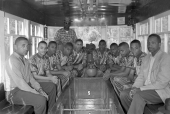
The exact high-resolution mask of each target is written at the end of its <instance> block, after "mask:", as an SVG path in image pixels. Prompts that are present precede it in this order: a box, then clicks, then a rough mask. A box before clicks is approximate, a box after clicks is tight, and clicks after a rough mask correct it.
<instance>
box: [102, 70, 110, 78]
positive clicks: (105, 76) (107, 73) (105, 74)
mask: <svg viewBox="0 0 170 114" xmlns="http://www.w3.org/2000/svg"><path fill="white" fill-rule="evenodd" d="M109 78H110V69H108V70H106V72H105V73H104V75H103V79H104V80H108V79H109Z"/></svg>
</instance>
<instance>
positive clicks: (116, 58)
mask: <svg viewBox="0 0 170 114" xmlns="http://www.w3.org/2000/svg"><path fill="white" fill-rule="evenodd" d="M120 60H121V55H118V56H114V55H112V54H111V53H110V52H109V54H108V59H107V63H109V64H112V65H119V63H120Z"/></svg>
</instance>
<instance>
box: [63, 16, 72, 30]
mask: <svg viewBox="0 0 170 114" xmlns="http://www.w3.org/2000/svg"><path fill="white" fill-rule="evenodd" d="M70 25H71V21H70V19H67V18H66V19H65V20H64V29H66V30H69V28H70Z"/></svg>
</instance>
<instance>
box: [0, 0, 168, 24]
mask: <svg viewBox="0 0 170 114" xmlns="http://www.w3.org/2000/svg"><path fill="white" fill-rule="evenodd" d="M83 1H85V0H0V8H1V10H3V11H5V12H8V13H11V14H14V15H17V16H20V17H23V18H26V19H29V20H32V21H35V22H38V23H41V24H45V25H47V26H62V24H63V18H64V16H66V15H69V16H71V17H78V18H79V17H81V16H82V13H83V12H82V4H81V3H83ZM86 1H87V2H89V1H91V0H86ZM93 1H94V4H97V8H96V10H95V15H97V16H98V18H99V17H103V16H104V17H106V19H107V23H106V24H107V25H117V18H118V17H125V18H126V24H127V23H128V17H129V15H132V14H133V18H135V19H136V22H137V21H142V20H144V19H146V18H148V17H150V16H153V15H156V14H158V13H161V12H164V11H166V10H168V9H170V0H93ZM120 6H123V7H120ZM119 8H126V9H125V10H124V9H122V10H121V11H122V12H121V13H120V11H119ZM132 9H133V10H132ZM123 10H124V11H125V12H124V11H123Z"/></svg>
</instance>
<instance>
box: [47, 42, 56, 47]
mask: <svg viewBox="0 0 170 114" xmlns="http://www.w3.org/2000/svg"><path fill="white" fill-rule="evenodd" d="M51 44H55V45H56V46H57V43H56V42H55V41H50V42H49V43H48V47H50V45H51Z"/></svg>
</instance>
